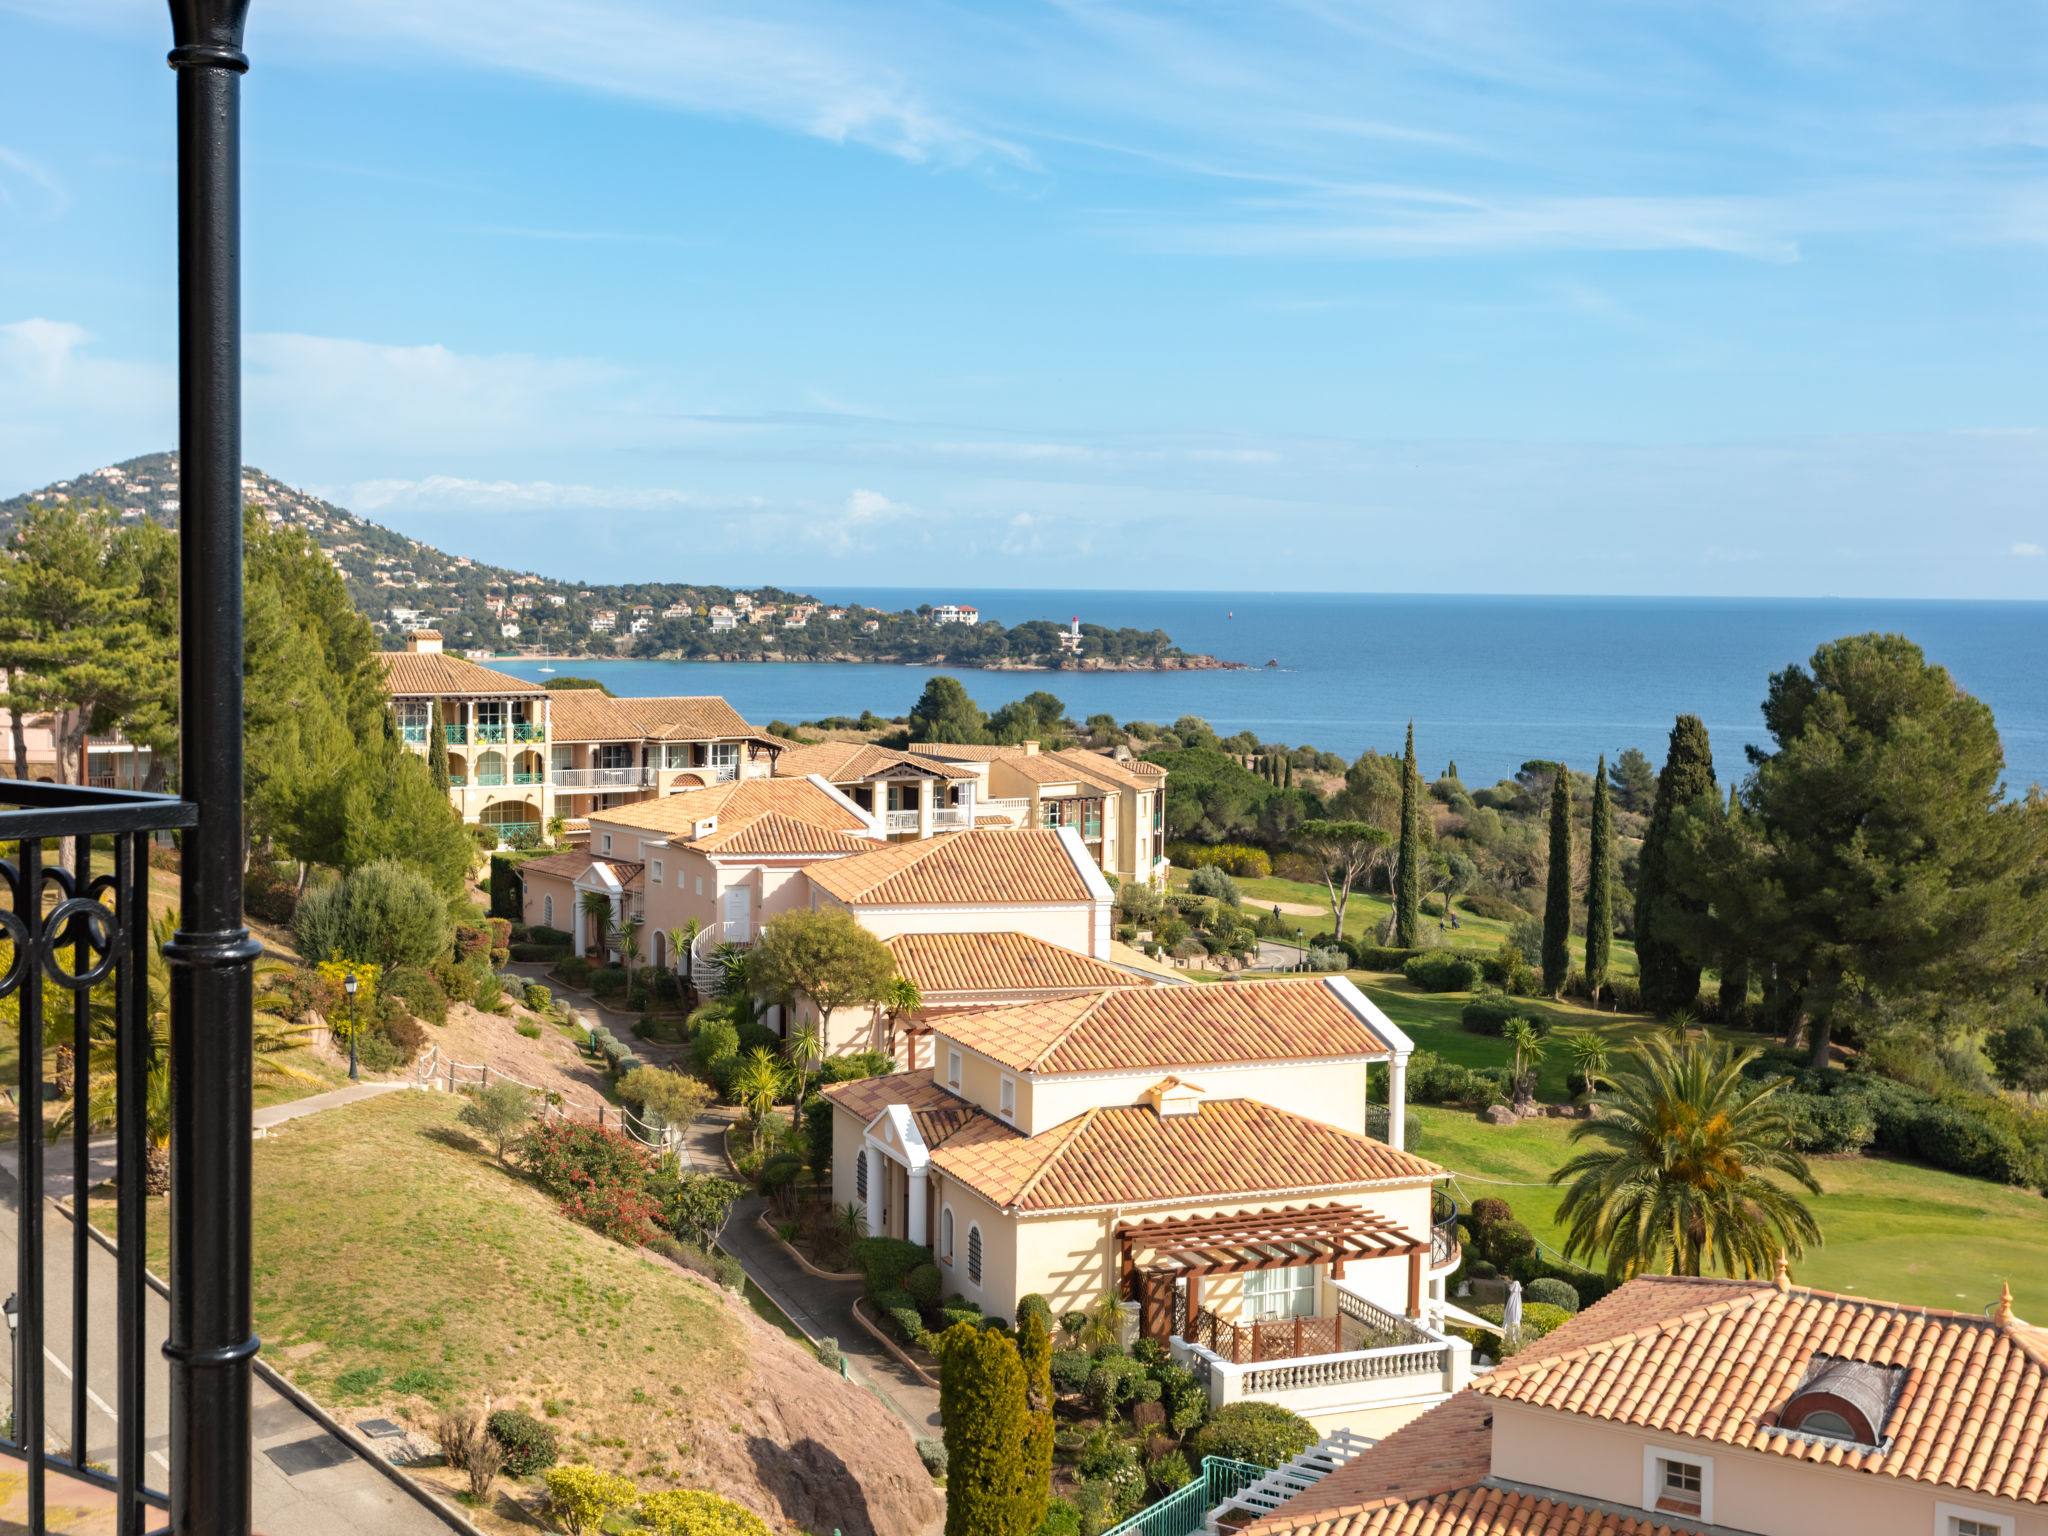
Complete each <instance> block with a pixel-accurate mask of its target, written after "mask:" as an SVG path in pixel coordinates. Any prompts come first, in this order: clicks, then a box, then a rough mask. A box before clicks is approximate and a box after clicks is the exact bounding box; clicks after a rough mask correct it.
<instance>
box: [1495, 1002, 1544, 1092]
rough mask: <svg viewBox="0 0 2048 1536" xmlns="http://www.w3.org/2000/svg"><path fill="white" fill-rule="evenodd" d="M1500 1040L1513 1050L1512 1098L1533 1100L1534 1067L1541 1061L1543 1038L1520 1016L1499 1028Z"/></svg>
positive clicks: (1534, 1090) (1534, 1085) (1532, 1025)
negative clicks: (1504, 1041)
mask: <svg viewBox="0 0 2048 1536" xmlns="http://www.w3.org/2000/svg"><path fill="white" fill-rule="evenodd" d="M1500 1033H1501V1038H1502V1039H1503V1040H1506V1041H1507V1042H1508V1044H1510V1045H1512V1046H1513V1047H1514V1048H1515V1065H1514V1074H1513V1075H1514V1085H1515V1087H1514V1095H1513V1096H1514V1098H1515V1099H1517V1100H1518V1101H1519V1100H1526V1099H1533V1098H1534V1097H1535V1096H1536V1067H1537V1064H1538V1063H1540V1062H1541V1061H1542V1060H1543V1036H1542V1035H1541V1034H1539V1033H1537V1030H1536V1026H1535V1025H1534V1024H1532V1023H1530V1022H1529V1020H1527V1019H1525V1018H1522V1017H1521V1016H1520V1015H1517V1016H1516V1017H1514V1018H1512V1019H1509V1020H1508V1021H1507V1022H1506V1023H1504V1024H1503V1025H1501V1027H1500Z"/></svg>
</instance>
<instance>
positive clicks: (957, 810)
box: [932, 805, 974, 827]
mask: <svg viewBox="0 0 2048 1536" xmlns="http://www.w3.org/2000/svg"><path fill="white" fill-rule="evenodd" d="M932 825H933V826H935V827H971V826H973V825H974V808H973V807H972V806H968V805H942V806H938V807H937V808H935V809H934V810H933V811H932Z"/></svg>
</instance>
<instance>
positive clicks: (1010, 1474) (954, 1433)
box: [938, 1323, 1043, 1536]
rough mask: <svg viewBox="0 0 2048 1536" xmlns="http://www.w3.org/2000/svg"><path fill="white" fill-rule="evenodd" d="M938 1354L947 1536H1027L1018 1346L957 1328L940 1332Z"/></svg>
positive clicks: (1030, 1524) (1025, 1430) (1024, 1412)
mask: <svg viewBox="0 0 2048 1536" xmlns="http://www.w3.org/2000/svg"><path fill="white" fill-rule="evenodd" d="M938 1356H939V1421H940V1422H941V1423H942V1424H943V1425H944V1426H945V1431H944V1433H945V1438H946V1536H1029V1533H1030V1532H1031V1531H1032V1530H1033V1529H1034V1528H1035V1525H1036V1522H1035V1521H1028V1520H1027V1519H1026V1517H1027V1516H1028V1515H1029V1514H1030V1513H1031V1508H1032V1500H1031V1497H1030V1495H1029V1492H1028V1490H1027V1488H1026V1467H1025V1461H1024V1446H1025V1440H1026V1438H1027V1436H1028V1434H1029V1424H1028V1419H1029V1414H1030V1410H1029V1408H1028V1407H1027V1406H1026V1402H1025V1391H1026V1381H1025V1375H1024V1362H1023V1360H1022V1359H1021V1358H1019V1356H1018V1354H1017V1346H1016V1345H1014V1344H1012V1343H1011V1342H1010V1340H1009V1338H1008V1337H1007V1336H1005V1335H1004V1334H1001V1333H997V1332H995V1331H994V1330H993V1329H987V1328H975V1327H972V1326H970V1325H969V1324H966V1323H955V1324H954V1325H953V1326H952V1327H951V1328H948V1329H947V1330H946V1331H945V1332H944V1333H942V1334H940V1335H939V1339H938ZM1041 1497H1042V1496H1041ZM1040 1518H1043V1517H1042V1516H1041V1517H1040Z"/></svg>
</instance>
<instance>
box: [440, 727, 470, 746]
mask: <svg viewBox="0 0 2048 1536" xmlns="http://www.w3.org/2000/svg"><path fill="white" fill-rule="evenodd" d="M441 734H442V735H443V736H444V737H446V738H447V741H448V745H449V746H451V747H466V746H468V745H469V727H468V726H466V725H444V726H442V727H441Z"/></svg>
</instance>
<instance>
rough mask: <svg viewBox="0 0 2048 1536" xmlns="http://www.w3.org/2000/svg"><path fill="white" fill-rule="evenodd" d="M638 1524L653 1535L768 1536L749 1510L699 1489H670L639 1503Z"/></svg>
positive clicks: (649, 1495)
mask: <svg viewBox="0 0 2048 1536" xmlns="http://www.w3.org/2000/svg"><path fill="white" fill-rule="evenodd" d="M640 1523H641V1524H642V1525H644V1526H646V1527H647V1528H648V1529H649V1530H651V1531H653V1532H654V1533H655V1536H769V1530H768V1523H767V1522H766V1521H765V1520H763V1519H762V1518H761V1517H760V1516H759V1515H757V1514H755V1513H754V1512H753V1511H752V1510H750V1509H746V1508H744V1507H742V1506H741V1505H738V1504H735V1503H733V1501H732V1500H731V1499H728V1498H722V1497H720V1496H719V1495H718V1494H715V1493H706V1492H704V1491H703V1490H702V1489H699V1488H670V1489H668V1490H666V1491H664V1492H662V1493H650V1494H648V1495H647V1496H646V1497H645V1498H644V1499H642V1500H641V1501H640Z"/></svg>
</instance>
